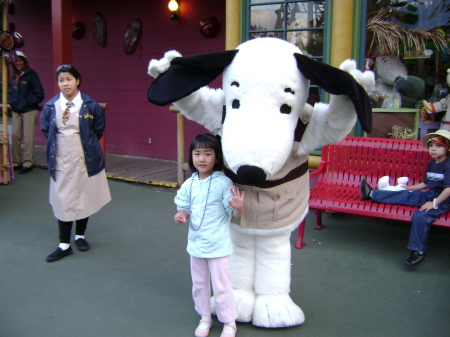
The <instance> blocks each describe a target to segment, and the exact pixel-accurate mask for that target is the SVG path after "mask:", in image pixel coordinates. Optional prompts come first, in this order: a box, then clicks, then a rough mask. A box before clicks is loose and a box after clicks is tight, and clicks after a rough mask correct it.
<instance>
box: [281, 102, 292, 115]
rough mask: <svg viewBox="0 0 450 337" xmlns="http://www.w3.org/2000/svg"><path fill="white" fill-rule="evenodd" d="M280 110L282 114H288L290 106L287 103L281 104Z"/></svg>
mask: <svg viewBox="0 0 450 337" xmlns="http://www.w3.org/2000/svg"><path fill="white" fill-rule="evenodd" d="M280 112H281V113H282V114H288V115H289V114H290V113H291V107H290V106H289V105H287V104H283V105H282V106H281V108H280Z"/></svg>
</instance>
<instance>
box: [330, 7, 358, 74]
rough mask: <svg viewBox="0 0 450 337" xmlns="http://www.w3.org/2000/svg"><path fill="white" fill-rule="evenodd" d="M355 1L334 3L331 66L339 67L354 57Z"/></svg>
mask: <svg viewBox="0 0 450 337" xmlns="http://www.w3.org/2000/svg"><path fill="white" fill-rule="evenodd" d="M353 1H354V0H334V1H332V6H331V7H332V10H331V12H332V13H333V18H332V28H331V62H330V63H331V65H332V66H333V67H339V66H340V65H341V63H342V62H343V61H345V60H346V59H349V58H351V57H352V43H353V40H352V39H353V30H352V29H353V21H352V20H353Z"/></svg>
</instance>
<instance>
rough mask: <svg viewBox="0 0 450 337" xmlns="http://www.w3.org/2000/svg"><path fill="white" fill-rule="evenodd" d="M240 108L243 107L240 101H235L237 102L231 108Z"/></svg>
mask: <svg viewBox="0 0 450 337" xmlns="http://www.w3.org/2000/svg"><path fill="white" fill-rule="evenodd" d="M240 106H241V103H240V102H239V100H238V99H235V100H234V101H233V103H232V104H231V107H232V108H233V109H239V107H240Z"/></svg>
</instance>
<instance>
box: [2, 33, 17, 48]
mask: <svg viewBox="0 0 450 337" xmlns="http://www.w3.org/2000/svg"><path fill="white" fill-rule="evenodd" d="M0 47H1V48H2V49H3V50H10V49H12V48H13V47H14V40H13V38H12V36H11V34H9V32H0Z"/></svg>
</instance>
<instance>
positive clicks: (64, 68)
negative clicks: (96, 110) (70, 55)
mask: <svg viewBox="0 0 450 337" xmlns="http://www.w3.org/2000/svg"><path fill="white" fill-rule="evenodd" d="M61 73H69V74H71V75H72V76H73V77H75V78H76V79H77V80H79V82H78V85H77V88H79V87H81V74H80V73H79V72H78V70H77V69H76V68H75V67H74V66H73V65H70V64H63V65H62V66H59V67H58V68H56V81H58V76H59V74H61Z"/></svg>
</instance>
